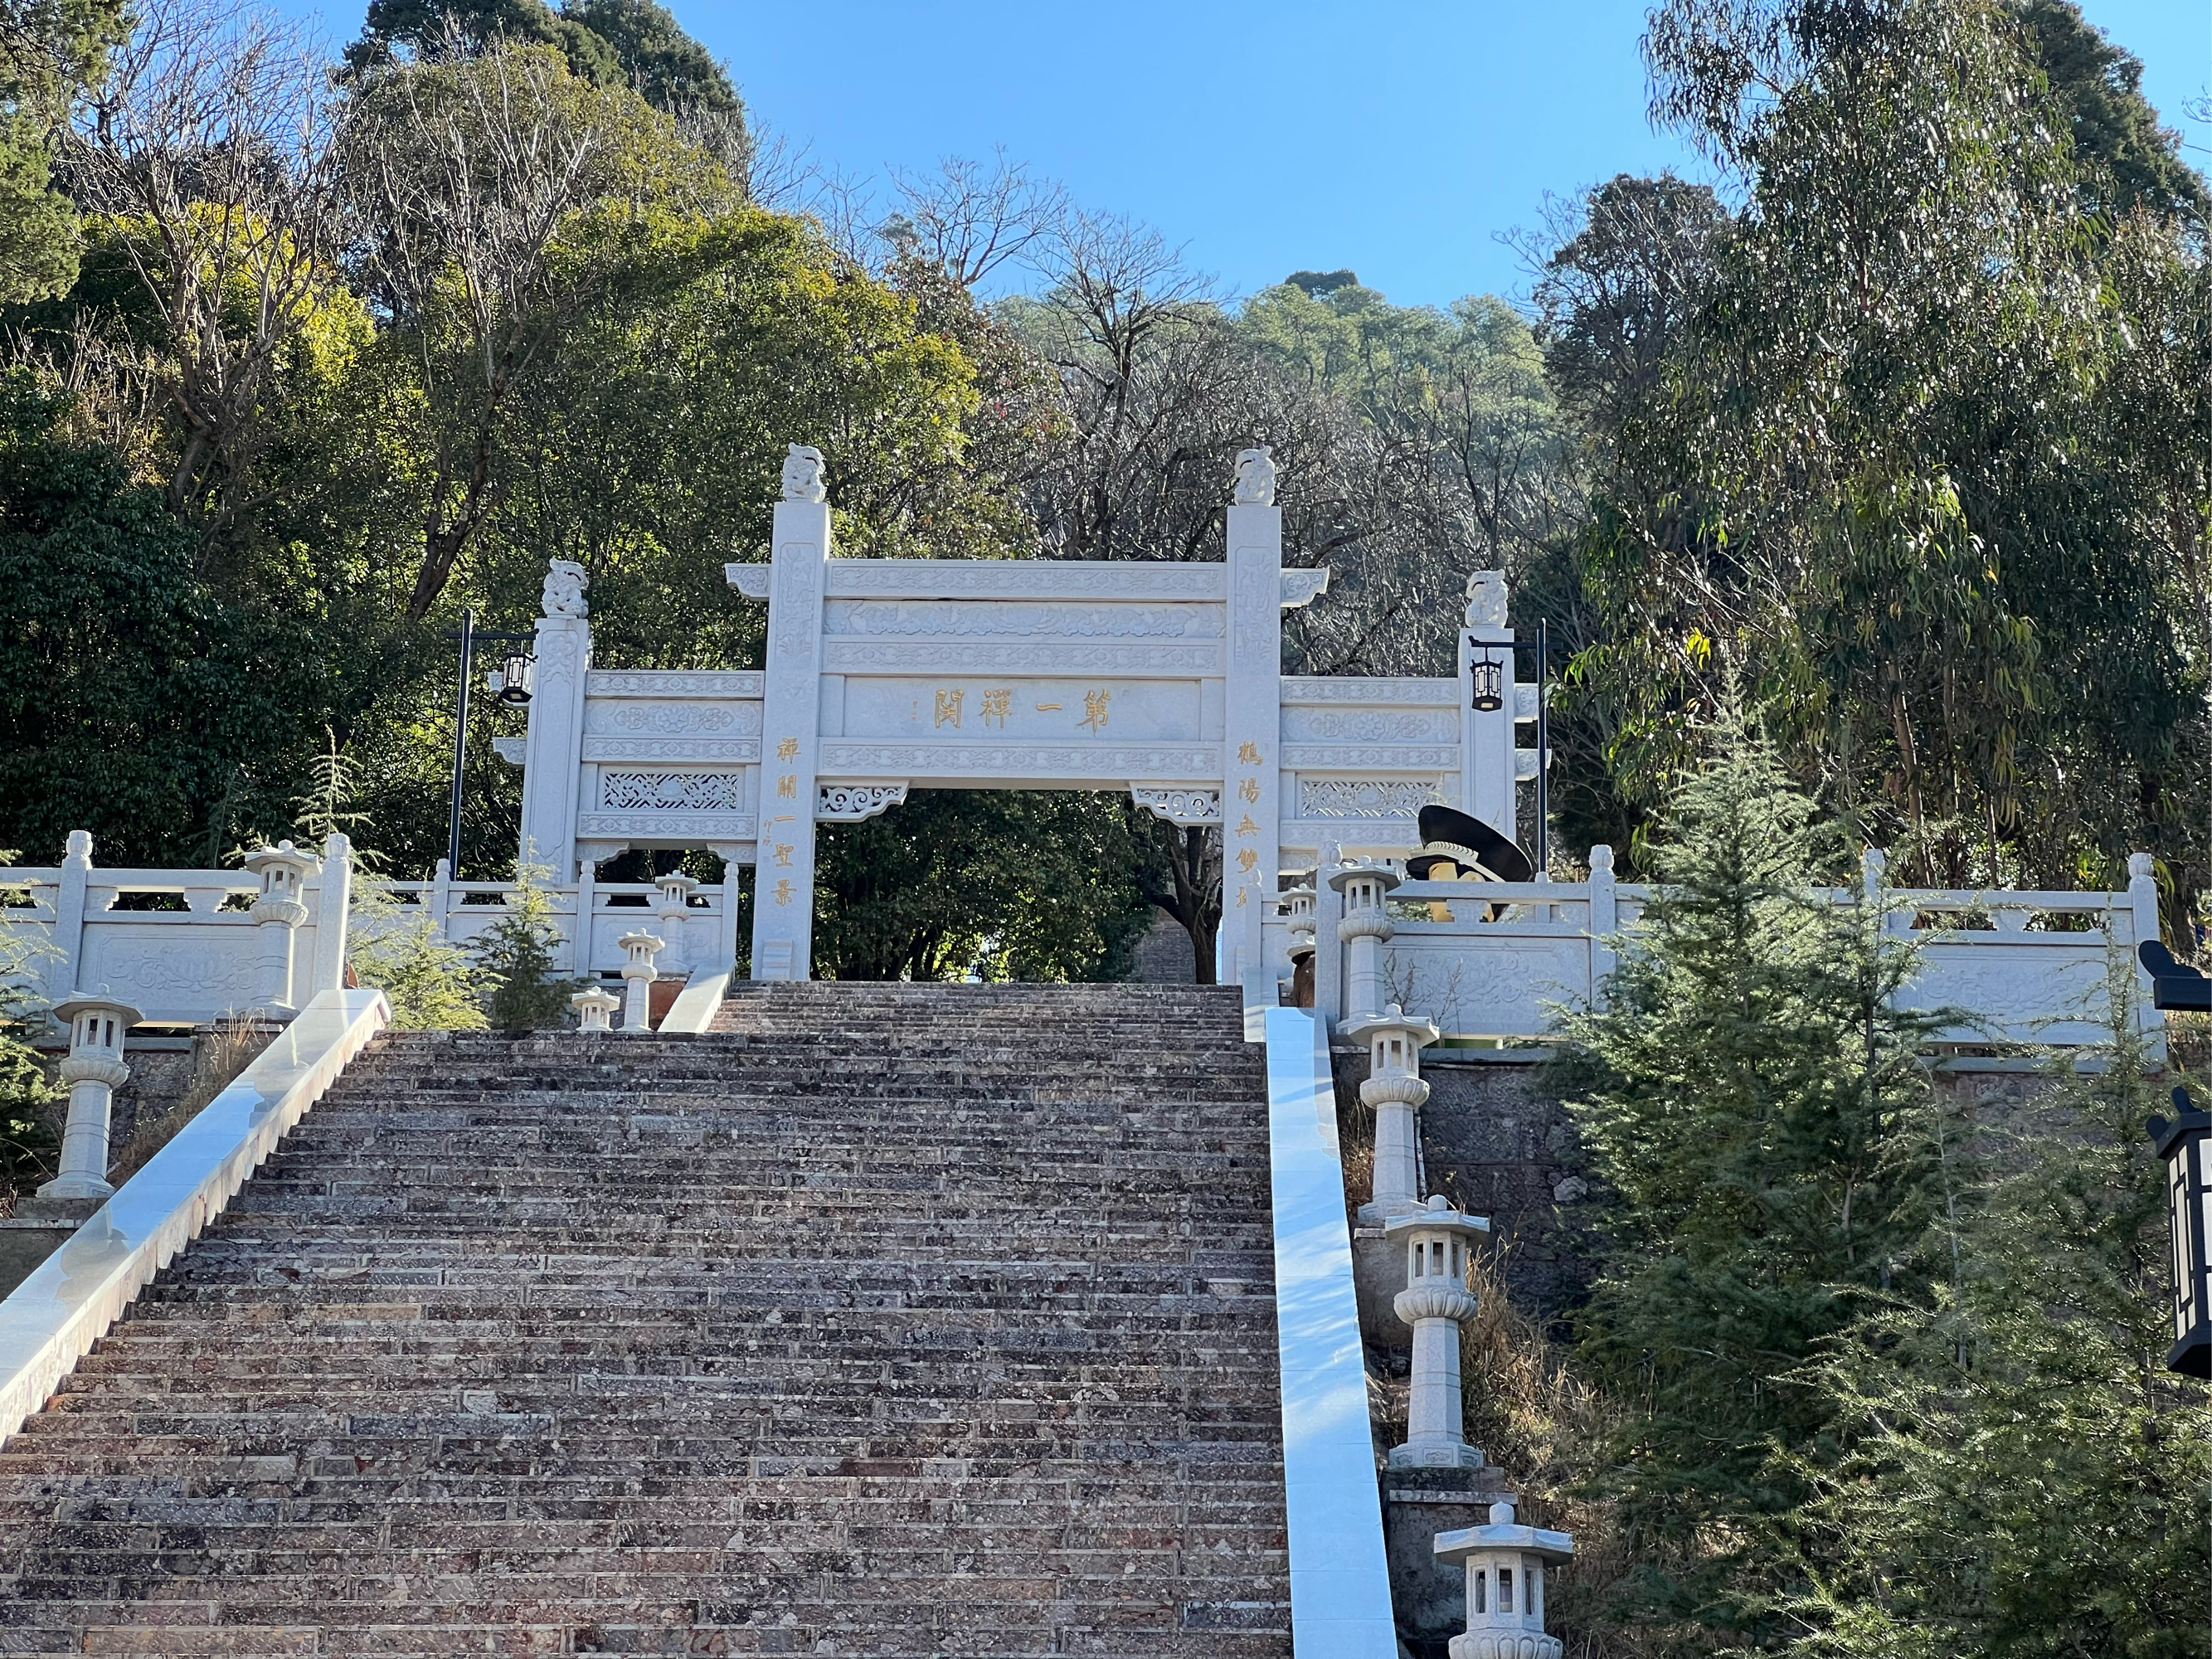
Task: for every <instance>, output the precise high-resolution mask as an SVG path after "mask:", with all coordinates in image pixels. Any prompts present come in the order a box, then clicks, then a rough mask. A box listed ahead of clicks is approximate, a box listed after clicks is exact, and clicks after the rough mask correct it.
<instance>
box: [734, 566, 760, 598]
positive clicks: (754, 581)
mask: <svg viewBox="0 0 2212 1659" xmlns="http://www.w3.org/2000/svg"><path fill="white" fill-rule="evenodd" d="M722 580H724V581H726V582H727V583H729V585H730V586H732V587H734V588H736V589H737V590H738V592H740V593H742V594H744V596H745V597H746V598H747V599H766V598H768V583H769V567H768V566H766V565H764V564H726V565H724V566H723V567H722Z"/></svg>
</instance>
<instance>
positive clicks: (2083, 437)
mask: <svg viewBox="0 0 2212 1659" xmlns="http://www.w3.org/2000/svg"><path fill="white" fill-rule="evenodd" d="M2027 15H2028V16H2029V18H2030V21H2033V22H2035V24H2036V27H2037V28H2038V29H2039V30H2040V31H2041V33H2040V34H2039V35H2038V36H2037V38H2039V39H2040V40H2043V41H2044V42H2045V45H2046V46H2051V42H2053V41H2057V40H2059V38H2060V36H2062V35H2063V34H2064V33H2065V32H2064V30H2063V29H2059V28H2058V27H2057V24H2058V23H2059V22H2061V21H2063V19H2061V18H2060V17H2059V16H2058V14H2057V13H2056V12H2051V11H2045V10H2033V11H2031V12H2030V13H2029V14H2027ZM2030 33H2033V31H2030ZM2066 38H2067V39H2069V40H2072V41H2073V47H2071V48H2069V50H2074V49H2076V48H2078V49H2081V50H2087V47H2086V46H2084V43H2083V40H2082V39H2081V38H2080V37H2078V35H2077V36H2067V37H2066ZM2026 42H2027V35H2025V34H2023V33H2022V31H2021V28H2020V27H2018V26H2017V25H2016V23H2015V20H2014V16H2013V15H2012V14H2011V13H2008V12H2007V11H2005V10H2003V9H2000V8H1998V7H1996V6H1995V5H1993V4H1989V3H1983V0H1902V3H1899V4H1895V5H1883V6H1873V7H1844V8H1840V9H1839V8H1836V7H1832V6H1826V5H1823V4H1817V3H1797V0H1764V3H1759V4H1754V5H1750V6H1745V7H1734V6H1721V5H1714V4H1707V3H1704V0H1679V3H1674V4H1669V5H1667V6H1662V8H1660V9H1658V10H1657V11H1656V12H1655V13H1654V15H1653V23H1652V32H1651V34H1650V39H1649V40H1648V42H1647V50H1648V52H1649V55H1650V62H1651V65H1652V70H1653V77H1654V86H1655V111H1656V113H1657V114H1658V115H1659V116H1660V117H1661V118H1662V119H1664V120H1666V121H1668V122H1669V123H1670V124H1673V125H1676V126H1678V127H1679V128H1680V129H1681V130H1683V131H1686V132H1687V133H1688V134H1689V135H1690V136H1692V137H1693V138H1694V139H1696V140H1697V141H1698V142H1699V143H1700V144H1702V145H1703V146H1704V147H1705V149H1706V150H1707V151H1708V153H1709V154H1710V155H1711V156H1712V157H1713V158H1714V160H1715V161H1717V163H1719V164H1720V166H1721V167H1723V169H1724V170H1725V171H1726V172H1727V173H1729V174H1730V175H1731V176H1732V178H1733V180H1734V181H1735V184H1736V185H1738V186H1739V187H1740V188H1741V192H1742V206H1741V210H1740V211H1738V212H1736V213H1735V214H1734V215H1733V216H1724V215H1722V214H1720V213H1718V212H1717V209H1716V208H1715V207H1714V205H1713V204H1711V199H1710V197H1705V198H1703V199H1700V198H1699V194H1698V193H1696V192H1691V191H1687V190H1686V189H1685V188H1684V187H1681V186H1679V185H1670V184H1668V181H1646V182H1645V183H1644V184H1642V185H1638V184H1636V183H1635V181H1615V184H1614V185H1610V186H1607V187H1606V189H1605V190H1604V191H1600V192H1596V193H1595V194H1594V195H1593V196H1592V197H1591V198H1590V200H1589V210H1590V212H1589V222H1588V224H1587V225H1586V226H1585V227H1584V228H1583V230H1582V231H1581V232H1580V233H1579V234H1577V235H1576V236H1575V237H1574V238H1573V239H1572V240H1570V241H1569V242H1568V243H1567V245H1566V246H1565V247H1563V248H1562V249H1561V250H1560V252H1559V255H1558V256H1557V257H1556V258H1555V261H1554V264H1553V270H1552V274H1551V280H1550V282H1549V283H1547V290H1546V294H1545V295H1544V297H1545V299H1546V300H1547V313H1548V314H1549V319H1550V322H1551V330H1550V332H1551V334H1552V337H1553V347H1554V349H1553V365H1554V369H1555V373H1556V374H1558V375H1559V380H1560V385H1561V388H1562V392H1563V393H1564V394H1565V395H1566V396H1568V398H1569V400H1570V402H1571V404H1573V405H1575V406H1577V408H1578V409H1580V410H1583V411H1585V418H1586V419H1588V420H1589V422H1590V428H1591V432H1590V436H1591V450H1592V461H1593V468H1594V472H1595V480H1594V481H1595V484H1596V486H1597V495H1596V499H1595V503H1594V511H1593V513H1592V515H1591V519H1590V522H1589V526H1588V528H1587V531H1586V532H1585V535H1584V538H1583V549H1582V552H1581V556H1580V559H1579V569H1578V571H1577V580H1578V582H1579V584H1580V586H1581V588H1582V590H1583V594H1584V597H1585V598H1586V599H1587V602H1588V604H1589V606H1590V608H1591V610H1592V612H1593V614H1594V616H1595V618H1596V620H1597V623H1598V626H1597V629H1596V630H1595V631H1596V635H1597V637H1596V638H1595V640H1594V641H1591V644H1592V646H1593V647H1595V648H1592V649H1588V650H1586V651H1585V652H1584V653H1583V655H1582V656H1581V658H1580V659H1578V661H1577V674H1576V676H1575V679H1574V684H1573V688H1572V690H1571V694H1570V696H1569V697H1568V699H1567V700H1566V702H1565V707H1564V708H1563V714H1565V725H1566V726H1569V727H1570V728H1572V727H1574V726H1576V725H1577V723H1582V724H1583V725H1584V726H1586V727H1589V728H1595V729H1594V731H1593V732H1591V736H1590V738H1589V740H1591V741H1595V743H1596V744H1598V745H1599V746H1600V747H1601V750H1602V751H1603V753H1604V754H1605V755H1606V757H1607V760H1608V763H1609V769H1610V772H1611V775H1612V778H1613V787H1615V788H1616V789H1617V790H1618V791H1619V793H1620V795H1621V796H1622V797H1623V798H1624V800H1625V803H1626V807H1627V810H1625V811H1622V812H1621V813H1620V815H1619V816H1620V819H1621V820H1625V821H1626V822H1627V823H1630V824H1631V825H1632V824H1633V823H1636V822H1637V821H1638V816H1639V814H1640V812H1641V811H1647V810H1648V809H1649V806H1650V804H1652V803H1653V802H1656V800H1657V799H1659V798H1660V797H1661V796H1662V795H1663V793H1664V790H1665V783H1666V780H1667V779H1668V777H1669V776H1670V775H1671V774H1672V773H1673V771H1674V769H1676V768H1678V767H1679V766H1680V764H1682V763H1683V761H1684V757H1685V756H1686V753H1687V752H1688V751H1689V750H1691V749H1692V748H1693V747H1694V746H1695V742H1696V738H1695V736H1694V733H1695V732H1696V730H1697V722H1698V720H1699V719H1700V718H1703V717H1706V716H1709V715H1710V712H1711V709H1712V708H1714V707H1715V706H1716V703H1717V700H1718V697H1719V695H1720V693H1719V688H1720V686H1721V684H1722V683H1723V680H1724V679H1725V678H1726V677H1727V676H1728V675H1729V674H1730V673H1734V674H1736V675H1738V676H1739V677H1740V678H1741V681H1742V683H1743V684H1745V686H1746V688H1747V692H1748V695H1749V696H1751V698H1752V701H1753V703H1754V705H1755V706H1756V707H1757V708H1759V709H1760V710H1761V711H1762V714H1763V716H1764V717H1765V719H1766V720H1767V721H1768V722H1769V724H1770V725H1771V727H1772V728H1773V729H1774V730H1775V732H1777V735H1778V738H1781V739H1782V740H1783V741H1784V743H1785V744H1786V746H1787V747H1788V748H1789V749H1790V751H1791V752H1792V753H1793V755H1802V756H1804V757H1806V759H1805V761H1804V763H1803V769H1802V774H1801V775H1803V776H1806V777H1808V778H1809V777H1811V776H1812V775H1814V770H1815V766H1816V763H1815V761H1814V757H1818V761H1817V768H1818V770H1819V772H1820V775H1822V777H1823V780H1824V792H1825V793H1826V797H1827V799H1828V800H1829V802H1830V804H1832V805H1835V806H1837V807H1838V808H1840V809H1842V810H1844V811H1847V812H1849V813H1850V814H1852V815H1854V816H1855V817H1857V820H1858V821H1859V822H1860V823H1862V824H1863V826H1864V829H1865V832H1866V833H1867V834H1868V835H1869V837H1870V838H1872V839H1874V840H1875V841H1877V842H1882V843H1885V844H1887V843H1892V842H1905V841H1908V840H1909V841H1910V842H1911V844H1912V846H1913V847H1914V848H1916V849H1917V850H1916V854H1915V863H1916V866H1917V867H1916V868H1915V870H1914V871H1913V872H1912V873H1914V874H1916V875H1918V876H1921V877H1923V878H1933V879H1936V880H1938V881H1942V882H1944V883H1947V884H1960V883H1966V884H1972V883H1974V882H1987V881H1993V880H2004V879H2008V878H2018V877H2026V878H2029V879H2031V880H2037V879H2040V880H2045V881H2050V882H2065V883H2069V884H2070V883H2072V882H2075V881H2077V880H2081V879H2084V878H2087V879H2092V880H2099V879H2103V878H2104V877H2105V875H2106V872H2109V871H2111V870H2112V868H2114V867H2115V865H2116V860H2118V857H2119V856H2120V855H2121V854H2124V852H2126V851H2127V850H2129V849H2130V848H2141V847H2144V846H2149V847H2152V848H2155V849H2158V850H2160V851H2161V852H2162V853H2166V854H2167V855H2168V857H2169V860H2170V861H2171V862H2172V864H2173V866H2174V868H2175V873H2176V878H2177V881H2178V884H2179V885H2180V886H2181V887H2183V888H2191V887H2193V885H2194V884H2196V883H2197V882H2198V881H2201V880H2202V879H2203V867H2204V866H2203V846H2202V834H2201V829H2199V828H2197V827H2196V826H2201V825H2202V823H2203V822H2204V820H2205V811H2204V808H2203V799H2202V788H2203V785H2202V777H2203V769H2202V768H2201V767H2199V766H2194V765H2192V764H2191V758H2192V757H2193V756H2194V755H2195V754H2197V753H2200V752H2201V751H2202V750H2203V744H2204V741H2205V738H2204V732H2203V714H2202V695H2203V684H2204V665H2203V653H2202V652H2201V651H2200V650H2199V649H2197V647H2196V646H2195V644H2194V643H2193V625H2192V624H2189V623H2185V621H2184V620H2183V619H2184V618H2185V617H2189V616H2191V615H2192V614H2194V613H2195V612H2196V611H2197V608H2198V607H2199V606H2200V605H2201V604H2202V602H2203V600H2202V591H2201V582H2202V576H2201V574H2200V573H2201V571H2202V570H2203V568H2204V560H2203V550H2204V545H2205V538H2206V528H2207V524H2206V519H2205V515H2204V514H2203V511H2202V510H2201V506H2200V507H2180V503H2181V502H2182V501H2186V500H2194V501H2198V502H2200V503H2201V501H2202V500H2203V496H2202V495H2201V494H2200V493H2197V492H2198V491H2199V489H2200V485H2201V480H2202V476H2203V467H2202V465H2201V463H2200V462H2199V461H2197V460H2195V459H2191V458H2190V456H2189V455H2188V454H2185V453H2181V452H2180V451H2179V450H2177V449H2175V448H2174V447H2172V446H2171V445H2170V444H2168V445H2164V446H2160V447H2154V448H2153V449H2152V450H2150V451H2148V453H2145V452H2143V451H2142V450H2141V448H2140V447H2139V445H2138V442H2137V441H2136V438H2135V437H2134V436H2133V435H2131V432H2132V428H2134V424H2135V422H2136V420H2137V419H2138V417H2137V416H2136V415H2135V414H2134V413H2133V411H2134V410H2136V409H2137V408H2139V407H2143V406H2144V405H2141V404H2138V403H2137V401H2136V398H2137V396H2138V393H2137V392H2136V390H2135V388H2136V385H2137V384H2138V382H2139V380H2140V378H2141V376H2142V373H2143V371H2144V370H2146V369H2156V370H2159V371H2160V373H2161V374H2163V369H2162V367H2161V365H2162V364H2163V363H2164V362H2166V361H2167V360H2169V359H2170V358H2171V357H2172V355H2173V354H2174V351H2175V349H2176V347H2179V348H2181V349H2182V352H2183V354H2184V355H2187V354H2188V353H2191V352H2193V351H2195V350H2196V349H2199V347H2198V342H2199V341H2201V337H2202V332H2203V331H2202V329H2201V328H2199V327H2198V326H2197V325H2195V324H2194V323H2193V322H2189V321H2181V323H2180V328H2179V332H2178V333H2177V332H2176V331H2174V330H2173V327H2172V325H2173V324H2174V322H2175V321H2177V320H2179V319H2185V318H2186V317H2187V316H2188V314H2189V313H2188V310H2187V302H2188V301H2191V300H2192V299H2193V297H2194V295H2196V293H2197V290H2198V288H2199V286H2200V284H2201V276H2199V275H2198V274H2197V273H2198V272H2200V271H2201V268H2202V265H2203V248H2202V246H2201V243H2194V242H2190V241H2188V240H2187V239H2186V237H2185V236H2180V237H2179V240H2177V235H2178V233H2177V230H2176V228H2175V227H2173V226H2172V223H2171V222H2165V221H2158V220H2155V219H2153V218H2142V219H2138V220H2130V221H2129V222H2126V223H2124V224H2123V225H2119V226H2118V227H2117V228H2114V227H2112V225H2111V223H2110V222H2109V221H2107V222H2104V223H2103V224H2101V225H2100V223H2098V222H2092V221H2089V220H2087V219H2085V217H2084V208H2085V204H2096V203H2098V202H2101V201H2103V200H2105V199H2106V196H2107V195H2108V191H2106V186H2105V185H2100V183H2099V182H2098V180H2099V178H2100V173H2099V168H2100V167H2101V166H2103V165H2104V163H2103V162H2102V161H2100V160H2099V158H2098V157H2096V156H2094V155H2087V156H2085V155H2082V154H2081V153H2078V152H2077V150H2076V149H2075V147H2074V145H2072V144H2071V143H2069V141H2068V137H2067V134H2068V133H2069V131H2070V130H2072V124H2071V123H2069V119H2068V118H2066V116H2065V113H2064V111H2063V109H2062V108H2061V107H2059V105H2060V104H2063V102H2064V101H2065V100H2067V99H2069V98H2070V99H2074V100H2075V106H2076V107H2077V108H2078V107H2085V106H2081V103H2080V100H2081V98H2083V97H2086V96H2087V93H2086V91H2085V90H2084V88H2085V87H2086V85H2087V82H2086V80H2085V78H2084V77H2085V75H2086V74H2087V71H2085V70H2084V71H2077V70H2065V72H2064V73H2063V74H2062V73H2061V72H2060V71H2061V69H2063V65H2058V64H2057V59H2056V58H2054V59H2053V60H2052V62H2053V64H2054V68H2053V73H2052V77H2051V79H2049V80H2046V78H2045V75H2044V74H2043V73H2042V70H2040V69H2039V65H2038V64H2037V63H2036V62H2035V61H2033V59H2032V58H2031V57H2030V56H2029V55H2028V52H2027V46H2026ZM2061 44H2063V42H2062V43H2061ZM2051 50H2052V51H2053V52H2056V51H2057V46H2051ZM2076 55H2077V56H2078V55H2079V52H2077V53H2076ZM2113 68H2114V64H2113V62H2112V61H2107V63H2106V69H2107V70H2113ZM2115 72H2117V71H2115ZM2091 78H2093V77H2091ZM2122 78H2124V77H2122ZM2116 84H2117V83H2116ZM2069 88H2070V90H2069ZM2109 89H2110V88H2108V90H2109ZM2113 96H2114V97H2115V98H2118V96H2119V93H2118V91H2115V92H2114V93H2113ZM2053 100H2058V102H2057V103H2054V102H2053ZM2114 107H2115V108H2117V107H2118V106H2117V105H2116V106H2114ZM2084 119H2087V117H2085V118H2084ZM2131 131H2137V130H2136V129H2131ZM2137 137H2138V138H2142V142H2144V143H2152V145H2153V148H2156V145H2157V143H2162V142H2163V141H2159V140H2157V139H2156V135H2155V131H2154V129H2152V130H2149V136H2148V137H2143V133H2142V131H2137ZM2084 142H2085V143H2087V142H2088V141H2087V140H2085V141H2084ZM2107 148H2110V146H2107ZM2124 148H2125V147H2124V146H2122V149H2123V150H2124ZM2115 154H2116V155H2118V152H2115ZM2118 159H2119V160H2120V161H2124V160H2125V159H2126V157H2125V155H2119V156H2118ZM2113 165H2116V166H2117V165H2118V161H2115V162H2114V163H2113ZM2173 165H2174V166H2175V167H2179V161H2174V162H2173ZM2184 172H2185V169H2184ZM2143 189H2144V190H2145V191H2148V185H2145V186H2143ZM1638 191H1640V192H1642V194H1643V196H1644V201H1643V202H1641V203H1634V202H1631V201H1629V200H1628V199H1626V198H1627V197H1631V196H1633V195H1635V194H1637V193H1638ZM2138 199H2147V197H2143V196H2142V194H2141V193H2140V192H2139V195H2138ZM2153 250H2158V251H2156V252H2154V251H2153ZM2153 270H2155V271H2156V272H2157V273H2158V274H2157V276H2155V277H2154V278H2153V277H2150V276H2149V275H2148V273H2149V272H2151V271H2153ZM2122 273H2127V274H2128V280H2126V281H2125V282H2120V281H2115V280H2114V279H2115V277H2116V276H2119V275H2121V274H2122ZM1622 311H1625V312H1626V313H1627V314H1628V315H1629V316H1631V317H1642V318H1649V319H1652V320H1653V321H1654V322H1655V323H1656V324H1658V325H1660V326H1658V327H1657V328H1656V330H1651V329H1640V330H1638V331H1635V332H1632V333H1624V332H1623V331H1622V330H1621V329H1620V326H1619V325H1618V322H1617V321H1616V315H1617V313H1620V312H1622ZM1655 342H1656V344H1655ZM1629 347H1633V348H1634V349H1626V348H1629ZM1608 348H1610V349H1608ZM2161 383H2162V384H2168V386H2169V392H2170V395H2171V396H2172V397H2173V398H2175V399H2176V401H2174V402H2172V403H2169V404H2168V405H2167V411H2168V416H2167V422H2166V424H2167V427H2168V428H2169V430H2171V431H2173V432H2176V433H2179V432H2188V433H2196V432H2198V431H2201V429H2202V428H2203V422H2204V420H2205V418H2206V416H2205V408H2204V405H2205V394H2204V392H2203V387H2202V386H2201V385H2199V386H2188V385H2185V384H2174V383H2170V382H2166V381H2164V380H2162V381H2161ZM2154 504H2155V506H2154ZM2177 507H2179V511H2177V510H2175V509H2176V508H2177ZM2154 511H2155V512H2156V513H2160V514H2162V516H2159V517H2156V518H2155V519H2154ZM1593 816H1595V813H1593ZM1596 827H1601V826H1593V828H1596ZM2184 851H2186V859H2185V860H2184V859H2183V858H2182V857H2181V856H2180V855H2181V854H2183V853H2184ZM2184 865H2185V866H2186V867H2183V866H2184Z"/></svg>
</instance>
